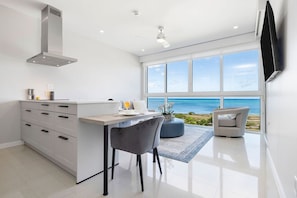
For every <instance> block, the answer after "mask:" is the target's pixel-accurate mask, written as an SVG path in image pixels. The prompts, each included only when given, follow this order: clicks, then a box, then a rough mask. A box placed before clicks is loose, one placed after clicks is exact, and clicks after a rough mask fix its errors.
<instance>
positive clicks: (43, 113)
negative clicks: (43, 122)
mask: <svg viewBox="0 0 297 198" xmlns="http://www.w3.org/2000/svg"><path fill="white" fill-rule="evenodd" d="M41 114H42V115H49V113H45V112H42V113H41Z"/></svg>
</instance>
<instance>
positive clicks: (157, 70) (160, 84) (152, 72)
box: [147, 64, 165, 93]
mask: <svg viewBox="0 0 297 198" xmlns="http://www.w3.org/2000/svg"><path fill="white" fill-rule="evenodd" d="M164 77H165V64H160V65H152V66H149V67H148V69H147V92H148V93H164V92H165V81H164Z"/></svg>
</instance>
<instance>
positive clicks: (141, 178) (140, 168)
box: [137, 155, 144, 192]
mask: <svg viewBox="0 0 297 198" xmlns="http://www.w3.org/2000/svg"><path fill="white" fill-rule="evenodd" d="M137 157H138V158H139V173H140V182H141V190H142V192H143V191H144V188H143V176H142V164H141V155H137Z"/></svg>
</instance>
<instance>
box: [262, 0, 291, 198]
mask: <svg viewBox="0 0 297 198" xmlns="http://www.w3.org/2000/svg"><path fill="white" fill-rule="evenodd" d="M270 2H271V5H272V8H273V10H274V14H275V18H276V22H277V29H278V37H279V39H280V41H281V43H282V44H281V46H282V48H283V53H284V66H285V68H284V71H283V72H282V73H281V74H280V75H279V76H277V78H276V79H274V80H273V81H272V82H269V83H268V84H267V85H266V88H267V90H266V91H267V139H268V151H269V153H270V156H271V158H272V161H273V163H274V164H273V165H274V168H275V170H276V171H275V176H276V179H277V183H278V187H279V190H280V194H281V197H295V193H294V176H297V154H296V151H297V130H296V110H297V102H296V99H297V87H296V77H297V58H296V57H297V23H296V19H297V12H296V11H297V1H296V0H281V1H280V0H270Z"/></svg>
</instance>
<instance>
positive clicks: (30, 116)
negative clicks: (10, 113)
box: [21, 107, 36, 122]
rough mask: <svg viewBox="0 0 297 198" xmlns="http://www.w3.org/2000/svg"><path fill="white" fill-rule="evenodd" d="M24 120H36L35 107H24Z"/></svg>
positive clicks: (22, 114) (22, 113)
mask: <svg viewBox="0 0 297 198" xmlns="http://www.w3.org/2000/svg"><path fill="white" fill-rule="evenodd" d="M21 116H22V120H24V121H27V122H34V121H35V120H36V117H35V109H32V108H30V107H28V108H26V107H24V108H22V112H21Z"/></svg>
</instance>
